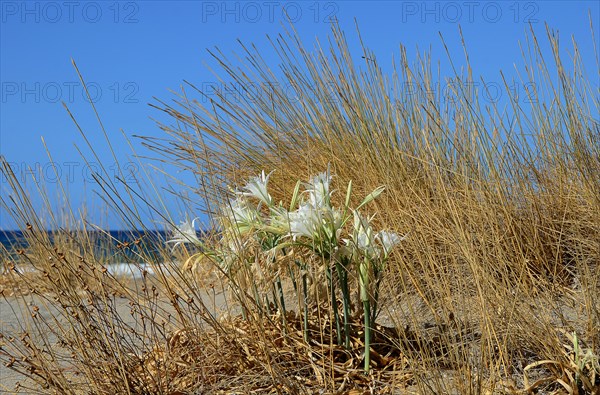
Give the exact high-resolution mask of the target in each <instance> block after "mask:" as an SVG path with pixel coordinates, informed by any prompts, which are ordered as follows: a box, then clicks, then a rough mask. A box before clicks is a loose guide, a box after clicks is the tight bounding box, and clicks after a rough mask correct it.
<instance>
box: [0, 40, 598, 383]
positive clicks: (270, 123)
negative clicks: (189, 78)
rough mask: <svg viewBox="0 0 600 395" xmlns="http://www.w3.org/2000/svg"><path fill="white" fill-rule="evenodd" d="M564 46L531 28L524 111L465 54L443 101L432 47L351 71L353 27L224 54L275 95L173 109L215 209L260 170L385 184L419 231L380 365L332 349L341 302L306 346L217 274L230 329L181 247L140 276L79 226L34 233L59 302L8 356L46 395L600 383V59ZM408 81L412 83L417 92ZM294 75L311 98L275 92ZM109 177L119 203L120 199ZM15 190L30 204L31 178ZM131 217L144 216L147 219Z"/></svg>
mask: <svg viewBox="0 0 600 395" xmlns="http://www.w3.org/2000/svg"><path fill="white" fill-rule="evenodd" d="M548 42H549V43H550V44H551V47H552V55H553V56H552V58H551V59H549V58H547V55H546V54H544V53H543V51H542V50H541V49H540V44H539V43H538V39H537V37H535V36H534V35H533V33H532V34H531V35H530V36H529V38H528V41H527V43H526V45H524V48H523V54H524V58H525V60H526V63H527V65H528V66H527V67H526V68H525V70H524V72H523V76H522V79H521V81H519V82H520V85H521V86H535V87H536V89H535V91H530V92H526V93H525V94H526V95H527V97H528V98H529V99H530V100H529V101H528V102H524V101H523V97H515V96H514V94H512V93H511V90H510V89H509V88H508V87H509V86H510V81H505V84H506V86H505V87H506V90H505V91H504V92H503V93H504V95H508V97H509V98H510V100H509V103H508V108H506V109H504V108H498V106H497V105H495V104H486V103H484V102H482V99H481V97H482V96H481V92H475V91H473V90H470V89H469V87H470V86H472V82H473V81H474V78H473V72H474V71H472V70H471V69H470V66H468V67H467V69H466V70H467V71H466V73H465V74H464V75H463V74H459V73H457V74H456V75H454V76H452V79H453V81H454V83H453V85H452V86H453V87H454V91H453V92H452V99H453V100H444V98H443V97H441V96H439V95H431V94H430V93H428V92H431V91H434V89H433V87H434V84H435V80H434V77H435V75H434V74H433V72H432V70H431V65H430V63H429V61H428V59H427V58H425V59H419V60H418V61H417V62H416V64H415V65H409V64H408V60H407V55H406V53H405V51H404V50H403V51H402V53H401V57H400V59H399V61H398V63H397V64H395V65H394V68H395V73H393V74H392V75H386V74H384V73H383V71H382V70H381V68H380V67H379V65H378V64H377V61H376V58H375V56H374V54H372V53H371V52H370V51H368V50H367V49H364V53H363V55H364V57H365V59H364V64H363V65H362V66H359V65H357V64H356V61H357V57H356V56H353V55H352V54H351V53H350V50H349V49H348V47H347V45H346V42H345V38H344V35H343V33H342V32H341V31H339V30H334V43H333V44H332V50H331V51H330V52H325V51H321V50H315V51H312V52H310V51H308V50H306V49H305V48H304V47H302V45H301V44H300V43H299V41H297V40H296V38H295V36H294V35H290V36H289V37H287V38H286V39H281V40H277V41H275V42H274V43H273V44H274V46H275V48H276V49H277V50H278V53H279V54H280V56H281V63H282V69H281V72H276V71H275V69H274V68H269V67H268V65H266V64H265V62H264V61H263V60H262V59H261V58H260V55H259V54H258V53H257V52H256V51H255V50H254V49H252V48H244V51H245V53H244V54H245V56H246V62H245V63H243V64H242V65H241V67H239V68H238V67H237V66H238V64H237V63H231V62H229V61H228V60H227V59H225V56H224V55H222V54H220V53H216V54H215V59H216V60H217V61H218V63H219V66H220V67H221V70H222V71H223V73H224V74H223V75H222V77H223V78H224V79H227V80H229V81H233V82H235V83H236V86H239V87H242V89H244V87H250V86H251V87H253V88H256V87H259V89H261V87H262V90H260V92H259V94H255V95H254V100H252V101H244V100H239V99H240V98H241V95H238V96H236V95H226V96H222V97H219V98H218V100H216V101H211V102H210V103H209V104H208V105H207V106H202V105H201V104H200V103H198V102H196V101H194V100H192V99H191V98H190V97H189V96H188V95H189V94H190V93H188V92H182V93H181V95H180V96H179V97H178V100H177V102H176V104H173V105H167V104H165V103H163V104H162V107H161V109H162V110H163V111H165V112H166V113H167V114H168V115H169V116H172V117H173V120H174V122H175V125H162V128H163V129H164V130H165V132H166V133H167V134H168V137H167V139H166V140H159V139H148V138H144V139H143V143H144V144H145V145H147V146H148V147H150V148H152V149H154V150H155V152H156V154H157V156H160V159H162V160H166V161H167V162H169V163H172V164H176V165H179V166H181V167H182V168H183V169H185V170H188V171H192V172H194V174H196V176H197V179H198V185H194V186H190V188H191V189H192V190H193V191H194V192H195V193H196V194H197V196H198V198H199V199H201V201H203V202H205V208H206V211H207V213H208V214H209V215H211V216H216V215H218V214H219V210H218V207H219V205H221V204H223V202H224V200H225V198H226V196H227V193H228V191H227V190H226V188H225V186H226V185H241V184H243V183H244V182H245V180H246V179H247V177H248V176H250V175H255V174H258V173H259V172H260V171H261V170H263V169H264V170H267V171H270V170H275V172H274V174H273V178H272V182H271V186H272V187H273V189H272V191H273V192H272V193H273V195H274V198H275V199H276V200H277V201H279V200H282V201H284V202H288V201H289V200H290V197H291V195H292V189H293V187H294V184H295V181H296V180H298V179H307V177H308V176H309V175H312V174H315V173H316V172H318V171H321V170H323V169H324V168H326V167H327V166H328V165H330V166H331V168H332V169H333V172H334V174H336V178H335V180H334V183H335V187H336V188H337V189H339V190H340V191H343V190H344V186H345V185H346V184H347V182H348V181H350V180H352V181H353V185H354V187H355V190H356V193H355V196H364V195H365V194H366V193H368V192H369V191H371V190H372V189H373V188H375V187H377V186H378V185H381V184H384V185H386V187H387V189H386V192H385V193H384V195H382V196H381V197H380V198H379V199H378V200H376V201H375V202H374V204H372V205H371V206H369V209H370V210H372V212H373V213H375V212H376V213H377V216H376V222H377V223H378V224H380V225H382V226H385V227H387V228H390V229H393V230H396V231H398V232H400V233H406V232H410V237H409V238H407V239H406V240H405V241H404V242H403V243H402V244H401V246H400V248H399V249H398V250H397V251H396V252H395V253H394V256H393V258H392V260H391V261H390V263H389V265H388V268H387V272H386V276H385V280H384V283H383V284H382V291H381V303H382V306H383V312H382V315H381V316H380V317H379V318H378V323H379V326H378V327H377V334H376V339H377V341H376V342H375V344H374V346H373V351H374V355H375V358H374V361H375V362H374V363H375V364H376V365H375V367H374V370H373V372H372V374H371V375H365V374H364V373H362V372H361V370H360V359H361V355H360V353H359V350H360V336H356V337H355V338H353V347H352V349H351V350H344V349H342V348H339V347H338V346H337V345H336V344H335V340H334V338H335V334H334V329H333V327H334V326H333V324H332V320H331V319H330V317H331V306H329V304H328V303H327V302H321V303H315V304H314V306H315V307H314V308H315V310H314V311H313V312H312V313H311V320H310V323H311V324H310V325H311V330H312V331H313V332H314V333H313V334H314V335H313V336H311V339H312V340H311V342H309V343H306V342H305V341H304V339H303V336H302V324H301V322H300V319H299V318H298V316H297V313H294V312H289V314H288V315H289V316H288V317H287V320H282V319H281V318H282V317H281V316H278V315H277V314H276V313H275V311H276V310H277V309H276V306H273V308H274V311H273V312H272V313H273V314H264V313H263V314H259V310H258V309H257V308H256V306H257V303H256V300H254V299H253V298H252V297H251V296H250V295H247V294H245V293H243V292H242V291H243V289H241V288H240V287H236V286H235V284H233V285H232V283H231V282H228V280H231V279H227V278H223V276H222V275H221V276H219V275H218V274H219V273H218V272H217V273H216V274H215V273H213V275H214V276H215V277H214V278H215V281H217V280H216V279H217V278H218V279H219V280H218V281H223V282H224V283H225V285H227V286H228V287H230V288H232V296H231V297H228V298H226V300H227V302H228V303H229V304H228V309H229V314H226V315H224V316H223V317H221V318H220V319H219V318H218V317H217V316H216V315H215V314H213V312H214V310H215V307H214V306H213V305H214V304H215V303H216V302H215V301H214V300H215V298H216V294H213V293H212V291H211V288H209V290H208V292H207V290H206V289H207V287H206V284H201V283H200V281H198V279H201V278H204V277H205V274H204V273H203V274H199V273H198V272H194V271H192V272H190V271H188V270H181V266H180V265H179V264H178V262H183V261H184V260H185V257H186V256H187V255H186V254H187V253H186V252H183V253H182V254H183V255H182V256H180V257H176V258H175V257H173V256H172V254H171V251H169V250H167V249H166V248H161V249H159V251H158V252H156V253H153V254H146V253H145V254H143V255H142V256H141V257H138V258H141V259H142V260H143V261H144V262H150V263H151V264H155V263H158V262H167V265H166V267H161V266H156V268H155V271H156V272H157V275H154V276H145V277H144V278H143V279H142V280H141V281H140V282H137V283H133V284H131V283H129V284H126V285H124V284H123V283H122V282H121V281H119V280H118V279H114V278H110V276H107V275H106V273H103V271H102V268H103V263H102V257H96V256H93V254H92V255H91V256H90V255H89V254H87V253H89V251H91V250H92V249H91V245H90V244H85V243H83V242H84V241H85V236H84V235H85V233H81V234H78V235H77V236H76V240H77V243H76V245H74V244H73V243H72V242H71V241H69V240H61V241H60V242H58V243H56V242H55V241H54V240H52V241H51V240H45V239H42V238H40V237H41V236H35V234H37V233H35V232H32V233H30V234H29V235H28V240H29V241H30V245H31V248H32V250H31V251H30V252H28V255H27V257H28V259H29V260H31V262H32V264H33V265H37V266H39V267H40V268H42V273H47V274H48V275H47V276H42V277H41V278H40V280H39V283H40V284H41V285H40V287H32V288H33V289H32V290H31V291H32V293H33V296H32V297H35V298H38V299H37V300H42V301H43V303H47V304H48V306H52V308H53V309H55V310H54V313H52V314H51V315H50V317H48V316H44V317H40V316H39V315H36V310H35V309H33V308H31V306H29V307H27V308H28V314H29V313H30V314H31V319H29V318H27V317H25V318H27V319H25V322H26V325H25V324H24V326H23V328H22V329H23V331H22V332H23V333H21V334H3V335H4V337H3V340H1V341H2V342H3V348H2V349H0V358H1V359H3V360H4V361H5V362H6V363H7V364H9V365H10V366H11V367H12V368H14V369H17V370H19V371H20V372H23V373H24V374H25V375H28V376H30V377H32V378H34V379H35V380H36V382H37V384H38V387H36V388H37V391H40V392H45V393H73V394H75V393H84V392H92V393H98V394H103V393H106V394H108V393H111V394H113V393H135V394H147V393H148V394H149V393H160V394H172V395H174V394H181V393H240V394H241V393H280V394H285V393H299V394H301V393H346V394H358V393H386V391H388V392H389V393H421V394H430V393H439V394H442V393H458V394H495V393H509V394H529V393H557V394H561V393H570V394H584V393H595V394H598V393H600V365H599V363H598V359H597V358H598V355H600V330H599V329H598V328H600V303H599V302H598V300H599V299H598V297H599V296H600V276H598V272H599V270H600V123H599V120H598V105H599V102H598V86H597V83H596V85H594V82H593V81H594V78H593V76H596V75H597V71H598V69H599V68H598V65H592V69H591V70H588V72H590V74H589V75H590V76H592V77H591V78H590V77H588V75H586V74H585V71H584V70H583V65H582V64H581V62H580V58H579V57H578V54H579V52H578V51H579V50H577V51H574V53H575V54H576V55H575V57H574V58H573V59H569V67H567V66H566V64H565V61H564V60H562V59H561V58H560V56H558V52H559V49H558V41H557V40H556V39H555V38H553V36H552V34H550V32H549V33H548ZM574 45H575V44H574ZM544 56H546V58H545V57H544ZM276 81H277V82H279V85H276V84H273V83H274V82H276ZM266 82H269V83H270V84H266ZM528 82H530V83H532V84H529V85H527V84H526V83H528ZM407 83H410V84H411V86H412V87H416V89H415V90H414V92H413V94H410V95H404V96H403V87H405V86H406V84H407ZM290 84H293V86H294V87H295V89H296V93H298V94H299V95H301V97H302V98H303V100H299V101H296V100H293V98H292V97H291V96H290V94H289V93H286V92H285V91H283V90H282V89H279V88H277V86H279V87H286V86H290ZM274 87H275V88H274ZM191 91H194V93H195V92H196V91H195V90H193V89H191ZM446 99H447V98H446ZM524 103H526V104H524ZM5 172H7V170H6V169H5ZM8 176H10V175H8ZM9 178H10V177H9ZM109 184H110V182H109V181H106V180H105V184H104V185H106V188H104V190H105V192H106V193H107V194H108V195H110V196H111V198H112V199H113V202H116V203H115V204H117V205H118V203H119V202H124V201H125V200H126V199H127V196H125V195H126V194H116V193H115V191H116V189H111V188H109V187H108V186H109ZM13 192H14V193H15V194H16V196H19V197H20V199H23V200H24V201H25V200H26V199H27V197H26V195H25V193H24V192H23V191H22V190H21V189H20V188H19V186H18V185H16V184H15V185H14V186H13ZM334 197H336V198H338V199H339V200H340V201H341V200H342V199H344V196H343V192H339V193H338V194H336V195H334ZM3 203H4V204H5V206H8V207H12V208H13V210H14V211H13V212H15V213H16V215H15V216H16V217H17V218H20V219H22V221H20V222H21V223H23V224H25V223H26V222H28V221H30V222H31V218H36V213H35V212H34V211H33V210H32V209H28V208H27V207H28V206H27V205H26V204H25V205H22V207H24V208H23V209H21V211H19V209H17V210H15V209H14V205H13V204H12V203H11V202H10V201H6V200H4V199H3ZM353 203H357V202H353ZM148 204H152V205H153V206H154V207H157V208H158V207H161V204H160V201H159V202H157V203H150V202H149V201H148ZM120 207H127V206H124V205H120ZM122 215H123V216H124V218H127V220H128V221H124V222H125V223H127V222H128V223H130V224H138V223H139V218H137V217H136V215H135V210H133V209H132V210H131V211H125V212H123V214H122ZM165 215H166V214H165ZM166 218H168V216H166ZM32 223H33V222H32ZM32 228H33V229H41V228H42V227H41V226H40V225H39V224H36V223H33V225H32ZM82 243H83V244H82ZM76 246H77V248H76ZM77 251H79V252H77ZM189 253H190V254H191V253H193V251H190V252H189ZM49 256H50V257H51V258H52V259H48V257H49ZM206 265H208V266H210V265H209V263H207V264H206ZM196 269H198V270H200V269H202V270H210V268H208V267H206V266H204V267H202V266H196ZM313 274H314V273H313ZM314 276H315V278H316V274H314ZM251 280H252V278H250V281H251ZM211 281H212V280H211ZM292 283H293V280H292V279H291V278H290V279H287V280H286V285H287V286H288V288H289V294H288V298H291V299H293V298H294V295H295V293H294V292H293V291H292ZM220 286H221V285H218V286H217V288H218V287H220ZM41 290H43V291H41ZM215 292H216V291H215ZM117 295H121V296H123V300H124V301H125V302H126V303H127V304H128V306H129V307H130V310H131V311H130V312H128V314H130V315H131V317H133V320H130V319H125V317H124V315H123V312H122V311H119V309H118V308H117ZM274 299H275V298H274ZM24 300H26V298H25V299H24ZM317 300H318V299H317ZM325 300H327V298H325ZM240 301H241V304H242V310H244V311H245V313H246V314H245V318H244V319H242V318H241V317H240V316H238V314H237V313H238V312H239V311H240V310H239V308H240V306H239V302H240ZM36 303H37V302H36ZM356 319H357V320H359V319H360V317H359V316H356ZM358 332H359V330H358V329H357V330H356V331H355V333H358ZM572 333H576V334H577V335H576V336H577V339H578V343H577V344H578V345H579V348H580V351H578V352H576V351H575V349H574V348H575V347H574V337H573V335H572ZM10 337H12V340H7V339H9V338H10ZM33 337H40V339H41V340H39V341H37V342H33V341H31V340H30V339H33ZM51 343H58V344H59V345H60V347H57V348H54V347H52V346H51ZM587 350H589V351H590V353H589V354H588V355H591V357H589V358H588V359H585V358H583V356H582V355H584V354H585V351H587ZM594 355H595V358H596V359H594V358H593V356H594ZM75 383H79V385H80V386H77V385H75Z"/></svg>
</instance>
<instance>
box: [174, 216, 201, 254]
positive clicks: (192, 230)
mask: <svg viewBox="0 0 600 395" xmlns="http://www.w3.org/2000/svg"><path fill="white" fill-rule="evenodd" d="M198 219H199V218H197V217H196V218H194V219H193V220H192V222H191V223H190V221H189V220H185V221H183V222H181V224H180V225H179V226H178V227H176V228H174V229H173V230H172V232H173V237H172V238H171V239H169V240H167V243H175V245H173V249H175V247H177V246H178V245H179V244H185V243H193V244H196V245H200V244H202V241H200V239H199V238H198V235H197V234H196V221H197V220H198Z"/></svg>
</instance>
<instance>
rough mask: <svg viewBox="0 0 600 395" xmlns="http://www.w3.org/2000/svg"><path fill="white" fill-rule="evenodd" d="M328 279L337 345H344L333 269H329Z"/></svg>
mask: <svg viewBox="0 0 600 395" xmlns="http://www.w3.org/2000/svg"><path fill="white" fill-rule="evenodd" d="M327 277H328V278H329V288H330V291H331V308H332V309H333V317H334V319H335V328H336V331H337V344H338V346H341V345H342V327H341V324H340V314H339V313H338V305H337V299H336V297H335V283H334V281H333V274H332V273H331V269H330V268H329V267H328V268H327Z"/></svg>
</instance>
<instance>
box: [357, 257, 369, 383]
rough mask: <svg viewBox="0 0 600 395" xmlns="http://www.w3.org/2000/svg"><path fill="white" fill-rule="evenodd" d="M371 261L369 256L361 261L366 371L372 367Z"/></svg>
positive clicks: (361, 296)
mask: <svg viewBox="0 0 600 395" xmlns="http://www.w3.org/2000/svg"><path fill="white" fill-rule="evenodd" d="M370 268H371V261H369V259H368V258H367V257H365V258H364V260H363V261H362V262H361V264H360V265H359V267H358V270H359V276H358V280H359V284H360V299H361V300H362V302H363V312H364V320H365V328H364V330H365V372H366V373H369V370H370V369H371V300H370V298H369V272H370Z"/></svg>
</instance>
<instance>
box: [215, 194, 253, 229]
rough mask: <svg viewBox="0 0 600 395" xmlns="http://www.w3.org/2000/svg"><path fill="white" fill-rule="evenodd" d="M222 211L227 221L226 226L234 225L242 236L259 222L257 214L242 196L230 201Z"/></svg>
mask: <svg viewBox="0 0 600 395" xmlns="http://www.w3.org/2000/svg"><path fill="white" fill-rule="evenodd" d="M223 211H224V212H225V217H226V218H227V220H228V221H229V223H228V224H227V225H234V226H235V227H236V229H237V231H238V232H239V233H240V234H244V233H246V232H248V231H250V230H251V229H252V227H253V226H254V225H255V224H257V223H258V222H259V221H260V218H259V215H258V212H257V211H256V209H255V208H254V207H252V206H251V205H250V204H249V203H248V202H247V201H246V199H244V198H243V196H238V197H237V198H236V199H233V200H230V201H229V203H228V204H227V206H226V207H224V209H223Z"/></svg>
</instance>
